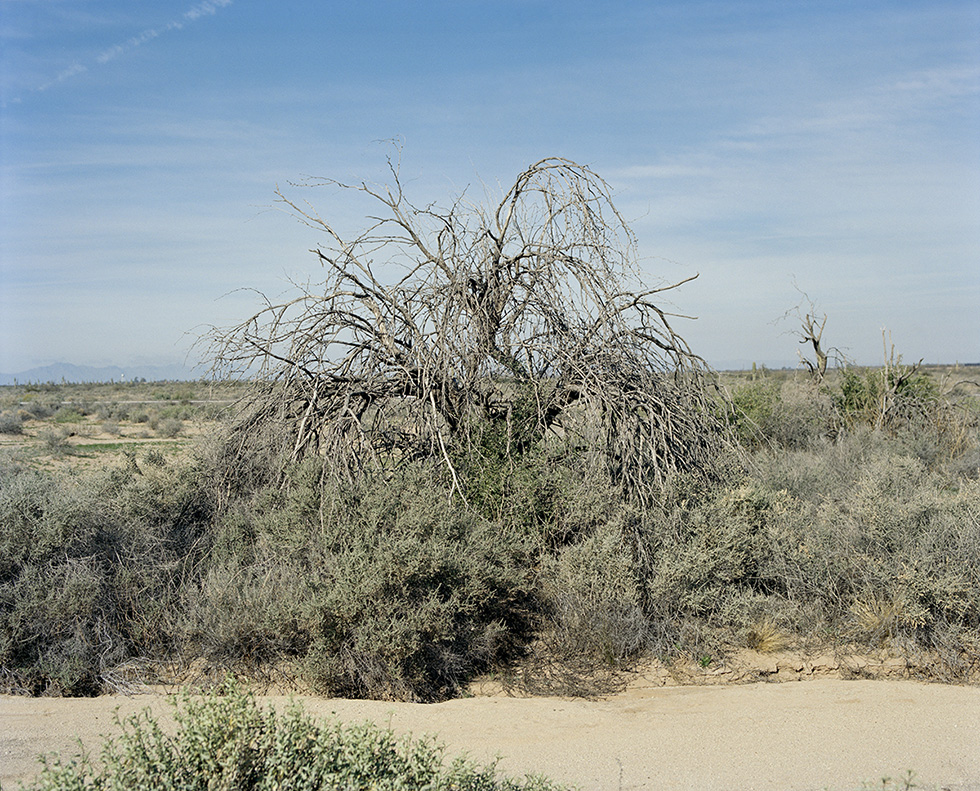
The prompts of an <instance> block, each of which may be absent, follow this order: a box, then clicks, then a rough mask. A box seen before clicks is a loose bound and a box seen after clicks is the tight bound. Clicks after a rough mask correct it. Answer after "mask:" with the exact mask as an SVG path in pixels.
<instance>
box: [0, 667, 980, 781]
mask: <svg viewBox="0 0 980 791" xmlns="http://www.w3.org/2000/svg"><path fill="white" fill-rule="evenodd" d="M776 664H777V665H778V661H777V663H776ZM778 672H779V671H778V667H777V670H776V675H775V676H774V678H775V677H778ZM787 672H789V671H787ZM792 672H793V673H795V674H796V677H798V678H801V679H803V678H806V679H807V680H800V681H787V682H784V683H775V682H772V681H770V682H756V683H750V684H721V685H697V686H668V685H667V682H666V680H665V678H664V677H662V676H661V675H658V674H657V673H653V674H637V675H636V676H635V677H634V679H633V680H632V682H631V683H630V685H629V686H628V688H627V689H625V690H624V691H623V692H621V693H619V694H616V695H614V696H611V697H609V698H607V699H604V700H598V701H587V700H574V699H562V698H540V697H538V698H521V697H508V696H505V695H502V694H499V693H498V694H479V695H475V696H473V697H468V698H461V699H457V700H451V701H448V702H445V703H439V704H430V705H421V704H412V703H390V702H379V701H351V700H338V699H325V698H316V697H311V696H296V697H295V699H296V700H298V701H299V702H300V703H301V704H302V705H303V707H304V708H305V709H306V711H307V712H308V713H309V714H311V715H313V716H315V717H318V718H339V719H340V720H342V721H345V722H362V721H364V720H371V721H374V722H375V723H378V724H379V725H381V726H384V727H391V728H392V729H394V730H395V731H397V732H400V733H401V732H411V733H413V734H415V735H421V734H423V733H429V734H435V735H437V737H438V738H439V740H440V741H442V742H443V743H445V744H446V745H447V748H448V753H449V754H450V755H455V754H457V753H460V752H465V753H467V754H468V755H469V756H470V757H471V758H473V759H475V760H478V761H481V762H483V761H489V760H492V759H493V758H494V757H496V756H499V758H500V763H499V767H500V769H501V771H503V772H505V773H507V774H510V775H518V776H519V775H523V774H524V773H528V772H540V773H544V774H546V775H548V776H549V777H551V778H552V779H554V780H558V781H562V782H566V783H569V784H574V785H576V786H577V787H579V788H581V789H588V790H591V789H610V790H617V791H618V790H619V789H624V790H626V789H667V790H672V789H675V790H678V791H679V790H680V789H684V790H687V789H690V790H692V791H693V790H694V789H698V791H722V790H723V789H724V790H725V791H730V790H731V791H734V790H735V789H739V790H742V789H745V790H748V789H757V790H759V791H764V790H765V791H768V790H769V789H771V790H772V791H776V790H777V789H779V790H780V791H792V790H797V789H800V790H802V789H806V790H807V791H809V790H811V789H812V790H813V791H816V790H817V789H832V790H833V791H837V790H838V789H840V790H843V791H848V790H851V789H853V790H855V791H856V790H857V789H862V788H890V789H891V788H894V789H898V788H905V787H906V786H905V784H904V778H906V777H907V774H906V773H907V771H909V770H911V771H912V772H914V778H913V779H914V783H915V787H917V788H927V789H949V790H950V791H967V790H968V789H972V790H973V791H978V790H980V688H978V687H975V686H950V685H943V684H926V683H921V682H916V681H908V680H875V681H872V680H866V679H857V680H843V679H841V678H839V677H836V678H835V677H829V676H824V677H813V674H812V673H811V674H809V675H807V674H805V673H804V674H802V675H801V674H800V673H799V671H792ZM289 700H290V698H289V697H287V696H284V695H272V696H268V695H267V696H261V697H260V698H259V701H260V702H261V703H262V704H263V705H272V706H276V707H284V706H285V705H287V704H288V702H289ZM147 707H149V708H150V709H152V710H153V711H154V712H156V713H157V714H158V715H159V716H160V717H161V719H162V720H164V721H170V720H169V715H170V711H171V707H169V706H168V705H167V700H166V696H164V695H136V696H130V697H125V696H106V697H101V698H94V699H64V698H25V697H10V696H3V697H0V783H2V786H3V788H13V787H15V784H16V781H18V780H24V779H28V778H29V777H31V776H32V775H33V774H34V773H36V771H37V769H38V764H37V763H36V760H35V756H36V755H37V754H38V753H41V752H48V751H58V752H61V753H62V754H63V755H69V754H75V753H77V751H78V739H81V740H82V743H83V744H84V745H85V747H86V748H87V749H89V750H92V751H93V752H94V753H96V754H97V752H98V746H99V744H100V738H99V736H100V734H104V733H112V732H114V729H115V726H114V725H113V713H114V712H115V711H117V710H118V712H119V714H120V715H121V716H123V717H125V716H126V715H128V714H130V713H135V712H138V711H140V710H142V709H144V708H147ZM885 777H890V778H893V781H892V782H891V783H889V784H883V782H882V779H883V778H885Z"/></svg>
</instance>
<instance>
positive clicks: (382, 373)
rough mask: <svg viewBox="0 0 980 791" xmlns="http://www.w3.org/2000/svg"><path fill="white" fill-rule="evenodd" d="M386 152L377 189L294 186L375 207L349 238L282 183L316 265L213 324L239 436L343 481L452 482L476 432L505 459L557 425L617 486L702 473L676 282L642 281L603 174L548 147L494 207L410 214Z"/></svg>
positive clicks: (703, 421)
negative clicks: (351, 195) (286, 288)
mask: <svg viewBox="0 0 980 791" xmlns="http://www.w3.org/2000/svg"><path fill="white" fill-rule="evenodd" d="M388 165H389V170H390V183H389V184H387V185H381V186H378V185H373V184H367V183H360V184H342V183H340V182H337V181H333V180H318V181H315V182H306V184H307V185H328V186H331V187H334V188H337V189H339V190H342V191H351V192H355V193H362V194H363V195H366V196H368V197H369V198H370V199H372V200H373V201H374V202H376V204H377V207H378V214H377V216H375V217H373V218H371V222H370V225H369V227H367V228H366V229H365V230H364V231H363V232H362V233H360V234H358V235H356V236H353V237H347V236H342V235H341V234H340V233H338V232H337V231H336V230H335V229H334V226H333V225H331V223H330V222H329V221H328V220H326V219H323V218H322V217H320V216H319V215H317V214H316V213H315V212H314V211H313V210H312V209H311V208H309V206H308V205H307V204H303V205H300V204H299V203H297V202H294V201H293V200H291V199H289V198H287V197H285V195H283V193H282V192H280V191H278V190H277V195H278V197H279V199H280V201H281V202H282V204H284V205H285V207H286V208H287V210H288V211H290V212H291V213H293V214H294V215H295V216H296V217H297V218H299V219H300V220H301V221H302V222H303V223H305V224H306V225H308V226H310V227H312V228H314V229H316V230H317V231H319V232H322V233H323V234H324V237H325V239H324V242H323V244H322V245H320V246H318V247H317V248H316V249H315V250H312V251H311V252H313V253H314V255H315V256H316V257H317V259H318V261H319V263H320V264H321V266H322V267H323V271H324V274H323V277H322V279H321V280H320V281H318V282H316V283H313V284H307V285H305V286H298V287H297V289H298V293H297V294H296V295H295V296H294V297H293V298H292V299H289V300H287V301H283V302H277V303H273V302H272V301H269V300H266V303H265V306H264V307H263V308H262V309H261V310H260V311H259V312H257V313H256V314H255V315H253V316H251V317H249V318H248V319H246V320H245V321H243V322H241V323H240V324H238V325H236V326H234V327H231V328H225V329H220V330H215V331H214V332H213V333H212V334H211V335H210V342H211V346H210V353H211V358H212V359H213V361H214V372H215V373H216V374H220V375H222V376H227V375H236V374H237V375H242V374H244V373H246V372H247V373H248V374H249V375H251V376H253V377H254V380H255V383H256V388H255V390H254V392H253V393H252V395H251V397H250V399H249V405H248V406H249V408H248V409H246V410H245V411H244V412H243V413H242V416H241V419H240V420H239V422H238V423H237V425H236V427H235V429H234V430H233V432H232V436H233V437H234V438H236V439H235V440H234V442H233V444H234V443H237V445H235V447H237V448H240V449H242V452H245V449H246V448H248V447H250V446H251V443H254V441H255V438H256V437H259V436H262V437H265V439H264V440H262V441H264V442H268V441H273V442H277V443H279V445H278V451H279V453H280V455H281V458H282V459H284V460H298V459H301V458H303V457H305V456H308V455H311V454H318V455H319V456H320V457H322V459H323V461H324V464H325V466H326V468H327V469H328V470H329V471H330V472H332V473H334V474H342V475H358V474H361V473H362V472H363V471H365V470H370V469H378V468H390V467H392V466H394V465H398V464H403V463H406V462H410V461H412V460H419V459H433V460H439V461H440V462H441V463H442V464H443V465H444V466H445V468H446V469H447V471H448V472H449V473H450V474H451V475H452V476H453V480H454V481H455V482H456V483H457V484H458V479H457V477H456V476H457V469H456V467H457V465H456V464H455V462H454V459H457V458H459V454H460V453H461V452H462V453H465V452H467V451H470V450H479V449H480V448H485V446H486V445H487V442H488V437H493V438H495V440H494V441H495V442H496V443H497V446H498V449H499V452H500V453H502V454H504V455H505V456H518V455H520V454H522V453H524V452H526V451H527V450H528V449H529V448H530V447H532V446H535V445H536V444H539V443H541V442H542V441H543V440H544V439H545V438H546V437H547V436H548V435H553V436H560V437H562V438H563V439H564V440H565V441H567V442H568V443H570V444H571V445H573V446H575V447H577V448H579V449H582V450H583V451H584V450H587V451H588V454H590V455H591V457H593V458H597V459H598V460H599V461H600V463H601V466H602V468H603V469H604V471H605V472H606V473H607V474H608V476H609V477H610V479H611V480H612V481H614V482H616V483H618V484H620V485H621V486H622V487H623V489H624V491H625V492H627V493H628V494H629V495H630V496H631V497H644V496H646V495H647V494H649V493H650V492H651V491H653V490H654V489H655V488H656V487H657V485H658V483H660V482H662V481H663V478H664V476H666V475H668V474H669V473H671V472H672V471H679V470H680V471H699V470H703V469H705V468H706V467H707V465H708V464H709V462H710V459H711V458H712V453H713V448H714V447H715V445H716V443H717V441H718V437H719V433H718V432H719V425H718V422H717V420H716V419H715V417H714V414H715V413H714V411H713V410H712V409H711V408H710V403H709V399H708V396H707V393H706V384H705V377H704V374H705V371H706V366H705V364H704V361H703V360H702V359H701V358H700V357H698V356H697V355H696V354H694V353H693V352H692V351H691V350H690V348H689V347H688V345H687V343H686V342H685V341H684V339H683V338H682V337H681V336H680V335H678V334H677V333H676V332H675V331H674V329H673V328H672V327H671V325H670V321H669V319H670V318H671V314H669V313H668V312H667V311H666V310H665V309H664V308H663V307H662V305H660V304H658V303H657V302H655V301H654V300H655V298H657V297H658V295H660V294H662V293H663V292H665V291H669V290H671V289H674V288H676V287H677V286H679V285H681V283H674V284H671V285H663V286H660V287H656V288H647V287H643V286H642V285H641V282H640V279H639V277H638V271H637V269H636V265H635V262H636V256H635V239H634V235H633V233H632V232H631V230H630V229H629V227H628V226H627V224H626V223H625V222H624V220H623V218H622V217H621V216H620V214H619V213H618V211H617V210H616V209H615V207H614V206H613V202H612V199H611V195H610V190H609V186H608V185H607V184H606V182H605V181H603V180H602V179H601V178H600V177H599V176H597V175H596V174H595V173H594V172H593V171H592V170H590V169H589V168H588V167H586V166H583V165H579V164H577V163H575V162H572V161H569V160H566V159H561V158H550V159H543V160H541V161H540V162H537V163H535V164H533V165H531V166H530V167H529V168H528V169H527V170H525V171H524V172H523V173H521V174H520V175H519V176H518V177H517V180H516V181H515V182H514V185H513V186H512V187H510V189H508V190H507V192H506V193H505V194H504V195H503V197H502V199H500V201H499V202H498V203H496V205H491V206H483V205H477V204H472V203H469V202H468V201H466V200H464V199H463V198H458V199H456V200H454V201H453V202H452V203H450V204H449V205H448V206H447V207H444V208H440V207H437V206H435V205H427V206H421V207H419V206H416V205H414V204H412V203H410V202H409V200H408V198H407V197H406V195H405V193H404V192H403V185H402V182H401V179H400V172H399V170H400V168H399V166H398V163H397V161H392V159H389V161H388ZM695 277H696V276H695ZM690 279H693V278H689V279H688V280H690ZM682 282H687V281H682ZM270 427H274V429H273V428H270Z"/></svg>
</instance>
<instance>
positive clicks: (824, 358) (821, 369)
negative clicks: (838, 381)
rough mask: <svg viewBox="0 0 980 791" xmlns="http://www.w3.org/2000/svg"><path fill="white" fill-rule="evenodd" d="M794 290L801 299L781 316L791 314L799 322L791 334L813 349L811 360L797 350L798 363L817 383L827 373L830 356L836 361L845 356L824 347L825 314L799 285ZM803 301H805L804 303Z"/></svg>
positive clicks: (833, 349)
mask: <svg viewBox="0 0 980 791" xmlns="http://www.w3.org/2000/svg"><path fill="white" fill-rule="evenodd" d="M796 290H797V291H798V292H799V293H800V294H801V296H802V297H803V300H802V301H801V302H800V303H799V304H798V305H797V306H796V307H795V308H791V309H790V310H788V311H786V313H784V314H783V316H782V318H783V319H785V318H787V317H789V316H793V317H795V318H796V319H797V321H799V322H800V329H799V330H797V331H795V332H794V333H793V334H795V335H796V336H797V337H798V338H799V341H800V344H801V345H803V346H810V347H811V348H812V349H813V359H812V360H811V359H810V358H809V357H806V356H804V355H803V352H801V351H799V350H797V355H798V356H799V358H800V365H802V366H805V367H806V369H807V370H808V371H809V372H810V376H811V377H812V378H813V380H814V381H815V382H817V383H819V382H822V381H823V379H824V377H825V376H826V375H827V364H828V363H829V362H830V360H831V359H832V358H833V359H836V360H838V361H840V360H844V359H845V358H844V355H843V354H842V353H841V352H840V350H839V349H837V348H831V349H825V348H824V346H823V330H824V327H826V326H827V314H826V313H823V314H820V315H818V314H817V308H816V306H815V305H814V304H813V300H812V299H810V297H809V296H808V295H807V293H806V292H805V291H801V290H800V289H799V287H797V288H796ZM804 302H805V303H806V304H805V305H804Z"/></svg>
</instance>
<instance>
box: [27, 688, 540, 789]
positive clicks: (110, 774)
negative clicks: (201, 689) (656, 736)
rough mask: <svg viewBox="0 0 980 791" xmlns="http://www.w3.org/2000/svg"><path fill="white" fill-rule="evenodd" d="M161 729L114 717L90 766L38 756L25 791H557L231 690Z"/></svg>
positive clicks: (186, 706) (419, 742)
mask: <svg viewBox="0 0 980 791" xmlns="http://www.w3.org/2000/svg"><path fill="white" fill-rule="evenodd" d="M175 719H176V722H177V728H176V731H175V732H174V733H172V734H171V733H168V732H166V731H165V730H164V728H163V727H161V725H160V723H159V721H158V720H156V719H155V718H154V717H152V716H151V715H150V714H149V713H148V712H147V713H144V714H142V715H138V716H134V717H130V718H128V719H126V720H125V721H122V722H120V721H119V720H117V725H118V726H119V729H120V733H118V734H117V735H115V736H111V737H109V738H108V739H107V740H106V742H105V744H104V746H103V748H102V755H101V758H102V761H101V765H100V766H96V765H95V764H94V763H93V762H92V761H91V759H90V758H89V757H88V756H87V755H81V756H79V757H76V758H74V759H70V758H69V759H66V760H62V759H61V758H60V757H55V758H50V757H49V758H44V759H43V760H44V768H43V769H42V771H41V773H40V775H39V776H38V778H37V779H36V780H34V781H33V782H32V783H30V784H28V785H26V786H25V789H28V790H29V791H67V789H82V788H97V789H104V791H116V790H117V789H118V791H123V789H127V790H128V789H134V788H179V789H185V791H196V790H197V789H200V791H210V790H211V789H224V790H225V791H266V790H267V791H273V790H274V789H275V790H278V789H282V788H289V789H295V791H317V790H318V789H323V790H324V791H327V789H330V790H331V791H332V790H333V789H341V788H343V789H377V791H397V790H398V789H423V788H425V789H431V791H498V790H499V791H522V790H523V791H550V790H552V789H553V790H554V791H558V789H559V786H556V785H554V784H552V783H551V782H549V781H548V780H546V779H545V778H543V777H540V776H529V777H526V778H524V779H523V780H514V779H511V778H507V777H502V776H500V775H499V774H498V773H497V770H496V767H495V766H494V764H489V765H478V764H474V763H472V762H470V761H468V760H466V759H464V758H456V759H453V760H451V761H447V760H446V755H445V749H444V748H443V747H442V746H441V745H439V744H437V743H436V742H434V741H433V740H431V739H426V738H423V739H413V738H412V737H410V736H405V737H399V736H396V735H395V734H394V733H393V732H392V731H390V730H383V729H381V728H378V727H377V726H374V725H372V724H369V723H365V724H362V725H344V724H341V723H339V722H329V723H325V724H321V723H318V722H316V721H315V720H313V719H311V718H310V717H309V716H307V715H306V714H305V713H304V712H303V710H302V709H301V708H300V707H299V706H293V707H291V708H290V709H289V710H287V711H286V712H285V713H283V714H277V713H276V712H275V711H272V710H263V709H260V708H259V707H258V706H257V705H256V703H255V700H254V699H253V698H252V697H250V696H248V695H246V694H244V693H243V692H241V691H240V690H239V689H238V688H237V687H235V686H234V685H231V684H226V685H224V686H223V687H222V688H221V689H219V690H218V694H217V695H214V696H209V697H206V698H203V699H194V698H191V697H188V696H186V695H185V696H183V697H182V698H181V699H180V700H179V702H178V703H177V704H176V711H175Z"/></svg>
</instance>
